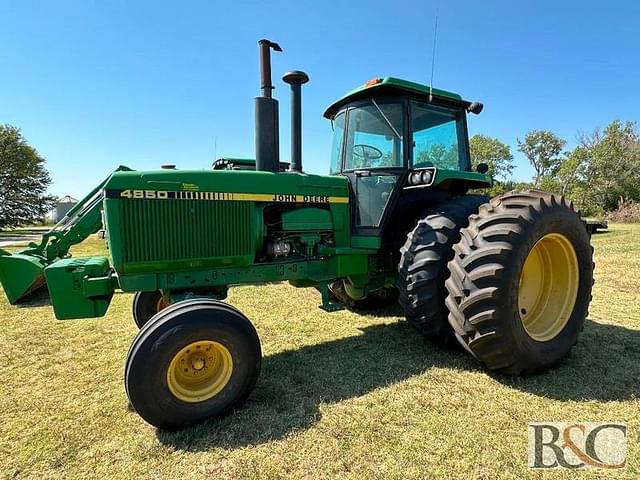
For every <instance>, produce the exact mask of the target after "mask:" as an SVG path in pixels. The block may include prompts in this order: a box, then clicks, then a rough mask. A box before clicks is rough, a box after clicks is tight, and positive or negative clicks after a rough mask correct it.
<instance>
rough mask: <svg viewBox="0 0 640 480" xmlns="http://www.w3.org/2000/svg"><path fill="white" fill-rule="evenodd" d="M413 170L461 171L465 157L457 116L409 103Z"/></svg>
mask: <svg viewBox="0 0 640 480" xmlns="http://www.w3.org/2000/svg"><path fill="white" fill-rule="evenodd" d="M411 112H412V113H411V116H412V122H413V123H412V125H413V127H412V128H413V156H412V159H413V167H418V168H420V167H440V168H446V169H449V170H464V169H465V166H466V163H467V162H466V157H465V150H464V145H463V142H460V141H459V138H462V135H463V133H462V131H463V125H462V120H461V118H460V114H459V113H458V112H456V111H454V110H449V109H445V108H439V107H436V106H433V105H430V104H426V103H419V102H411Z"/></svg>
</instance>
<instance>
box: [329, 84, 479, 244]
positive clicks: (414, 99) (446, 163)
mask: <svg viewBox="0 0 640 480" xmlns="http://www.w3.org/2000/svg"><path fill="white" fill-rule="evenodd" d="M481 110H482V105H481V104H478V103H470V102H467V101H464V100H463V99H462V98H461V97H460V96H459V95H456V94H454V93H450V92H446V91H443V90H437V89H430V88H429V87H427V86H424V85H420V84H417V83H413V82H407V81H404V80H399V79H396V78H378V79H374V80H371V81H369V82H367V83H366V84H365V85H363V86H362V87H359V88H357V89H356V90H354V91H352V92H350V93H348V94H347V95H346V96H344V97H343V98H341V99H340V100H338V101H337V102H335V103H334V104H333V105H331V106H330V107H329V108H328V109H327V111H326V112H325V117H327V118H329V119H330V120H332V123H333V131H334V136H333V145H332V148H331V166H330V173H331V174H332V175H344V176H346V177H347V178H349V181H350V184H351V190H352V194H353V197H354V200H355V201H354V204H355V208H354V212H353V225H354V229H355V231H357V233H359V234H363V235H367V234H370V235H379V234H380V230H381V229H383V230H388V229H387V228H386V227H387V226H391V225H395V226H397V222H398V217H406V218H413V214H412V212H410V211H406V210H404V209H409V210H412V209H414V208H418V205H419V206H420V207H419V208H421V209H422V210H424V205H425V202H427V203H428V201H429V199H433V201H434V202H436V201H440V200H442V198H443V197H446V196H451V195H452V194H453V195H455V194H464V193H465V192H466V191H467V190H468V189H469V188H473V187H486V186H488V185H490V182H491V179H490V177H489V176H487V175H485V174H484V173H478V172H472V171H471V162H470V158H469V142H468V134H467V124H466V113H467V111H471V112H473V113H480V111H481ZM398 207H401V208H403V210H402V211H403V212H405V213H407V214H408V215H392V214H391V212H393V211H395V210H397V208H398ZM383 227H385V228H383Z"/></svg>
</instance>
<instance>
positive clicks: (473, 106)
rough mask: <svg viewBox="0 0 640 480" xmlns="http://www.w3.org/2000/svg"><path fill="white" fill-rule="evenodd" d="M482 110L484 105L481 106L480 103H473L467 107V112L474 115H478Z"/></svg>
mask: <svg viewBox="0 0 640 480" xmlns="http://www.w3.org/2000/svg"><path fill="white" fill-rule="evenodd" d="M483 108H484V105H482V103H480V102H473V103H472V104H471V105H469V106H468V107H467V110H468V111H469V112H471V113H475V114H476V115H479V114H480V112H481V111H482V109H483Z"/></svg>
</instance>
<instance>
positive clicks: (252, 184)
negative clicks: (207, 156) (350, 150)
mask: <svg viewBox="0 0 640 480" xmlns="http://www.w3.org/2000/svg"><path fill="white" fill-rule="evenodd" d="M347 183H348V180H347V179H346V178H344V177H340V176H321V175H309V174H305V173H297V172H283V173H272V172H257V171H252V170H213V171H211V170H210V171H202V170H155V171H144V172H141V171H131V172H117V173H115V174H114V175H113V176H112V177H111V179H110V180H109V182H108V183H107V184H106V185H105V187H104V188H105V192H106V195H105V196H106V197H107V198H147V199H155V198H156V197H154V196H153V195H158V194H159V195H161V196H162V198H178V197H179V198H193V199H200V198H201V197H202V199H203V200H204V199H205V198H206V199H211V200H216V199H217V198H214V197H211V194H215V195H218V194H220V200H224V199H227V198H224V194H227V193H229V194H235V197H237V198H234V199H243V198H242V197H241V195H254V196H255V198H256V199H258V198H259V200H256V201H272V199H271V198H267V195H271V196H274V195H301V196H305V195H306V196H318V195H321V196H326V197H340V198H345V199H346V198H347V197H348V195H349V189H348V185H347ZM140 192H141V193H140ZM165 194H167V195H168V196H165ZM215 195H214V196H215ZM238 195H240V197H239V196H238ZM261 195H262V196H261ZM129 196H131V197H129ZM229 199H231V198H229ZM345 201H346V200H345ZM300 202H306V201H304V200H300Z"/></svg>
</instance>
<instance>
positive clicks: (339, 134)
mask: <svg viewBox="0 0 640 480" xmlns="http://www.w3.org/2000/svg"><path fill="white" fill-rule="evenodd" d="M344 117H345V113H344V112H340V113H339V114H338V115H336V118H335V119H334V120H333V143H332V145H331V164H330V167H329V173H330V174H331V175H335V174H337V173H340V164H341V163H342V144H343V143H344Z"/></svg>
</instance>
